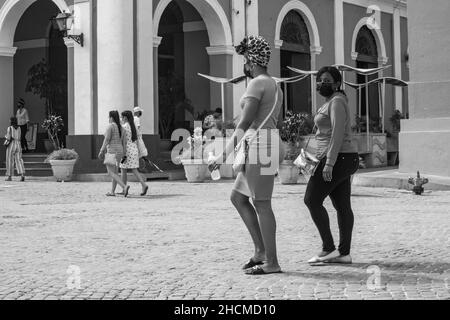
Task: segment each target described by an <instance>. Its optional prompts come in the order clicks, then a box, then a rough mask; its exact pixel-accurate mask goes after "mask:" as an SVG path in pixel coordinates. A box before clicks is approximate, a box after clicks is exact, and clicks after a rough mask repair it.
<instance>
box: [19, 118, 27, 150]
mask: <svg viewBox="0 0 450 320" xmlns="http://www.w3.org/2000/svg"><path fill="white" fill-rule="evenodd" d="M27 131H28V125H26V124H25V125H23V126H20V145H21V146H22V150H23V151H26V150H28V143H27V138H26V137H27Z"/></svg>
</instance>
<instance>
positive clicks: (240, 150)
mask: <svg viewBox="0 0 450 320" xmlns="http://www.w3.org/2000/svg"><path fill="white" fill-rule="evenodd" d="M235 152H236V156H235V157H234V162H233V170H234V172H236V173H239V172H244V171H245V164H246V163H247V158H248V143H247V140H246V139H245V138H244V139H242V141H241V142H240V143H239V144H238V146H237V147H236V150H235Z"/></svg>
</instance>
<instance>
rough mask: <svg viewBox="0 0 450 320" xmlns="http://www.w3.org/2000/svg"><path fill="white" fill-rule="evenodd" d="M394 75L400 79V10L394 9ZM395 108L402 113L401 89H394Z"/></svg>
mask: <svg viewBox="0 0 450 320" xmlns="http://www.w3.org/2000/svg"><path fill="white" fill-rule="evenodd" d="M394 74H395V77H396V78H397V79H401V78H402V43H401V31H400V9H399V8H394ZM395 107H396V108H397V110H400V111H403V89H402V88H401V87H395Z"/></svg>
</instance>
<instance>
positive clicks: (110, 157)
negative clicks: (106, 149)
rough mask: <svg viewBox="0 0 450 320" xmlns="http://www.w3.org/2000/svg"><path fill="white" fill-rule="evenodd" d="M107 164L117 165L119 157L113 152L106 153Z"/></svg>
mask: <svg viewBox="0 0 450 320" xmlns="http://www.w3.org/2000/svg"><path fill="white" fill-rule="evenodd" d="M103 164H104V165H105V166H117V157H116V155H115V154H113V153H107V154H105V161H103Z"/></svg>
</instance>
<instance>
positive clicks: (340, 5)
mask: <svg viewBox="0 0 450 320" xmlns="http://www.w3.org/2000/svg"><path fill="white" fill-rule="evenodd" d="M334 47H335V58H334V60H335V63H336V64H345V51H344V1H343V0H334Z"/></svg>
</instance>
